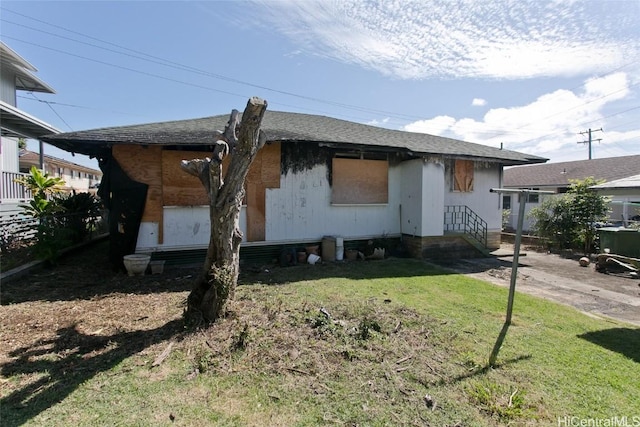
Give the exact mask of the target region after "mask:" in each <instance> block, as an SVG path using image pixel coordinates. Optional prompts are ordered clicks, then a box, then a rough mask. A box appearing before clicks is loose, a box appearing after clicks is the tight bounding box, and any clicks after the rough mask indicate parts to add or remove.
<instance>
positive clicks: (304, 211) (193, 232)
mask: <svg viewBox="0 0 640 427" xmlns="http://www.w3.org/2000/svg"><path fill="white" fill-rule="evenodd" d="M228 118H229V116H228V115H219V116H214V117H206V118H200V119H191V120H179V121H170V122H162V123H149V124H141V125H131V126H120V127H111V128H101V129H93V130H86V131H79V132H68V133H61V134H56V135H49V136H46V137H45V138H43V139H44V141H45V142H47V143H49V144H52V145H54V146H57V147H59V148H61V149H63V150H66V151H69V152H75V153H82V154H86V155H89V156H92V157H96V158H97V159H98V161H99V164H100V167H101V169H102V172H103V174H104V176H103V179H102V184H101V189H100V191H99V194H101V195H102V196H103V198H106V204H107V206H108V207H109V208H110V219H111V221H110V223H111V224H110V226H111V227H112V229H111V234H112V235H120V237H121V240H122V241H121V242H120V243H113V242H115V240H112V243H113V244H114V245H116V246H119V247H120V249H119V251H120V252H119V253H127V252H128V253H131V252H133V251H136V252H141V253H160V252H166V251H179V250H182V251H186V250H194V249H202V248H205V247H206V246H207V244H208V239H209V223H208V221H209V215H208V200H207V198H206V197H207V196H206V194H205V192H204V189H203V188H202V185H201V184H200V182H199V181H198V179H197V178H195V177H193V176H191V175H189V174H187V173H186V172H184V171H182V170H181V168H180V163H181V161H182V160H191V159H194V158H203V157H206V156H210V155H211V154H210V153H211V152H212V149H213V142H214V140H213V134H214V131H216V130H222V129H224V127H225V125H226V123H227V121H228ZM262 131H263V132H264V134H265V136H266V139H267V143H266V145H265V146H264V147H263V148H262V149H261V151H260V153H259V154H258V156H257V158H256V159H255V161H254V163H253V165H252V167H251V169H250V171H249V174H248V176H247V179H246V184H245V187H246V195H245V201H244V205H243V207H242V213H241V219H240V221H241V229H242V232H243V234H244V236H243V243H242V248H244V249H245V250H246V249H247V248H260V247H262V248H265V250H267V249H266V248H271V249H273V250H275V248H282V247H286V246H291V245H305V244H310V243H317V242H320V241H321V240H322V238H323V237H324V236H339V237H341V238H342V239H343V240H344V242H345V243H344V244H345V247H348V246H349V244H350V243H349V242H360V241H366V240H367V239H375V238H380V237H387V238H398V239H402V242H403V243H404V244H405V245H406V248H407V249H408V250H409V252H410V253H411V254H412V255H413V256H416V257H435V256H453V255H454V254H460V253H461V252H460V251H464V250H467V251H468V250H471V251H474V250H475V249H474V248H480V249H493V248H496V247H498V246H499V244H500V231H501V212H502V205H501V199H500V197H499V196H498V195H497V194H494V193H490V191H489V189H491V188H494V187H500V186H501V185H502V174H503V167H504V166H514V165H527V164H533V163H542V162H545V161H546V160H547V159H544V158H541V157H537V156H532V155H528V154H524V153H519V152H515V151H510V150H502V149H498V148H493V147H489V146H485V145H481V144H475V143H470V142H465V141H460V140H455V139H451V138H444V137H440V136H434V135H428V134H421V133H411V132H404V131H399V130H391V129H384V128H379V127H375V126H369V125H364V124H360V123H354V122H350V121H345V120H339V119H335V118H331V117H325V116H319V115H310V114H299V113H291V112H281V111H267V112H266V114H265V116H264V119H263V122H262ZM232 155H233V154H232ZM126 236H128V238H125V237H126ZM245 252H246V251H245ZM241 256H242V251H241Z"/></svg>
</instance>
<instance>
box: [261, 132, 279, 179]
mask: <svg viewBox="0 0 640 427" xmlns="http://www.w3.org/2000/svg"><path fill="white" fill-rule="evenodd" d="M260 153H261V154H262V162H261V168H260V169H261V180H262V183H263V184H264V185H265V187H266V188H280V175H281V172H280V143H279V142H275V143H273V144H269V145H265V146H264V147H262V150H260Z"/></svg>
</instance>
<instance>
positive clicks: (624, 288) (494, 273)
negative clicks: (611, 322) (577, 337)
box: [445, 244, 640, 326]
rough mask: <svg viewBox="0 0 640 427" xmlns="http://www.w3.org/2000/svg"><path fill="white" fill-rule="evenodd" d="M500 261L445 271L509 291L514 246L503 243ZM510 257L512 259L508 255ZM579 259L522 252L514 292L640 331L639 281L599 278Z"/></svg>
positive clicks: (460, 263)
mask: <svg viewBox="0 0 640 427" xmlns="http://www.w3.org/2000/svg"><path fill="white" fill-rule="evenodd" d="M496 253H497V254H498V255H502V256H499V257H496V258H482V259H467V260H457V261H455V262H447V263H446V265H445V267H447V268H449V269H453V270H455V271H456V272H459V273H463V274H466V275H468V276H471V277H475V278H478V279H481V280H485V281H488V282H492V283H495V284H497V285H500V286H505V287H508V286H509V282H510V279H511V264H512V262H513V245H509V244H503V245H502V247H501V249H500V251H497V252H496ZM506 254H511V256H508V255H506ZM578 258H579V257H572V258H566V257H562V256H560V255H557V254H549V253H546V252H536V251H535V250H531V249H530V248H527V247H524V248H523V249H521V254H520V260H519V261H520V262H519V266H518V279H517V282H516V290H517V291H519V292H524V293H527V294H531V295H536V296H539V297H542V298H545V299H549V300H552V301H556V302H559V303H561V304H566V305H570V306H573V307H575V308H577V309H578V310H580V311H583V312H585V313H586V314H589V315H596V316H600V317H609V318H612V319H615V320H619V321H622V322H627V323H631V324H633V325H636V326H640V279H639V278H632V277H631V276H630V275H629V274H627V273H622V272H621V273H608V274H605V273H599V272H597V271H595V269H594V265H593V263H591V264H590V265H589V266H588V267H580V265H579V264H578Z"/></svg>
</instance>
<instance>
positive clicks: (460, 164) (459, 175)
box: [453, 160, 473, 192]
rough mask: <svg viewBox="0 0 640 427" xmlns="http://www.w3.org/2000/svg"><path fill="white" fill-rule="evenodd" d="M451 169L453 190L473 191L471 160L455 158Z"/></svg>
mask: <svg viewBox="0 0 640 427" xmlns="http://www.w3.org/2000/svg"><path fill="white" fill-rule="evenodd" d="M453 170H454V172H453V174H454V175H453V180H454V187H453V189H454V191H462V192H470V191H473V161H471V160H456V161H455V165H454V168H453Z"/></svg>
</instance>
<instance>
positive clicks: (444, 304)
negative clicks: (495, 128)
mask: <svg viewBox="0 0 640 427" xmlns="http://www.w3.org/2000/svg"><path fill="white" fill-rule="evenodd" d="M241 281H242V284H241V285H240V286H239V287H238V289H237V293H236V298H235V301H234V302H233V304H232V305H231V306H230V309H231V311H230V314H229V316H228V317H227V318H225V319H223V320H221V321H220V322H219V323H217V324H216V325H214V326H212V327H211V328H209V329H207V330H201V331H196V332H184V333H183V332H180V333H178V334H174V336H173V337H172V338H170V340H164V341H162V342H160V343H159V344H156V345H154V346H153V347H151V348H149V347H145V346H144V345H141V346H140V348H141V351H138V352H135V353H132V354H131V355H129V356H128V357H123V358H121V360H118V361H117V362H114V363H111V364H107V365H108V369H107V368H105V369H102V370H101V369H95V372H91V374H90V375H84V376H82V381H79V380H77V381H76V383H77V384H75V385H74V387H73V389H72V390H69V391H68V393H65V394H64V395H61V398H60V399H59V400H56V399H55V396H53V398H52V395H51V394H49V395H48V396H46V397H44V396H42V394H38V389H37V388H36V387H33V390H34V394H35V396H34V397H32V398H31V399H30V400H29V399H26V398H25V403H24V404H18V403H17V402H15V401H14V400H11V399H9V398H7V397H6V393H3V394H2V396H3V400H2V402H0V410H1V415H2V424H3V425H17V424H22V423H26V424H28V425H43V426H44V425H46V426H50V425H82V426H85V425H122V426H132V425H153V426H155V425H182V426H208V425H219V426H249V425H251V426H316V425H348V426H352V425H353V426H355V425H358V426H384V425H394V426H395V425H433V426H445V425H446V426H454V425H458V426H484V425H490V426H501V425H507V424H510V425H558V418H561V419H565V418H564V417H576V418H573V420H578V421H579V420H586V419H595V420H598V419H601V420H604V419H611V418H614V417H618V418H620V417H625V416H626V417H628V422H629V423H630V424H629V425H640V398H639V397H638V396H640V329H637V328H634V327H632V326H631V325H627V324H622V323H616V322H613V321H610V320H600V319H595V318H592V317H588V316H586V315H584V314H581V313H579V312H578V311H576V310H574V309H572V308H568V307H565V306H561V305H557V304H553V303H550V302H548V301H544V300H542V299H538V298H534V297H531V296H527V295H523V294H517V295H516V299H515V306H514V318H513V324H512V325H511V327H510V328H509V330H508V333H507V336H506V339H505V341H504V344H503V346H502V349H501V351H500V355H499V357H498V365H497V366H496V367H495V368H488V367H487V366H486V365H487V360H488V357H489V354H490V353H491V349H492V347H493V345H494V343H495V341H496V339H497V337H498V334H499V332H500V330H501V328H502V326H503V319H504V312H505V308H506V301H507V290H506V289H504V288H500V287H497V286H494V285H491V284H488V283H484V282H481V281H478V280H474V279H470V278H466V277H464V276H460V275H456V274H449V273H447V272H444V271H442V270H439V269H437V268H435V267H433V266H430V265H428V264H426V263H424V262H421V261H417V260H405V259H402V260H399V259H391V260H384V261H370V262H354V263H344V264H332V265H325V266H308V265H305V266H299V267H291V268H286V269H280V268H276V269H273V270H272V271H269V272H265V271H259V272H254V273H251V274H243V276H242V278H241ZM184 296H186V293H184V292H182V294H181V295H180V298H184ZM175 298H176V296H175V295H174V299H175ZM50 304H54V303H50ZM167 304H169V302H167ZM3 308H4V307H3ZM149 309H150V310H153V308H149ZM177 309H178V308H176V310H177ZM321 309H323V311H324V312H326V313H328V314H329V316H330V317H327V316H326V315H325V314H323V312H321ZM141 314H144V313H138V314H134V315H136V316H137V315H141ZM166 321H167V322H170V321H175V318H173V319H171V318H167V319H166ZM130 332H131V333H132V337H136V336H137V335H135V334H136V332H135V331H130ZM169 341H174V342H175V345H174V346H173V349H172V351H171V353H170V355H169V356H168V358H167V359H166V360H165V361H164V362H163V363H161V364H160V366H156V367H151V364H152V362H153V361H154V360H155V359H156V357H157V356H158V354H159V353H160V352H161V351H162V350H163V349H164V348H165V347H166V345H167V343H168V342H169ZM106 345H112V346H117V345H118V343H117V342H115V343H114V342H111V343H110V344H109V343H107V344H106ZM34 357H39V358H42V359H43V360H46V359H47V358H55V357H58V356H56V354H54V353H53V352H51V353H49V354H44V353H43V354H39V355H35V356H34ZM96 357H99V356H96ZM74 366H75V367H76V368H77V369H82V368H83V365H82V363H78V364H76V365H74ZM36 374H38V375H39V377H38V378H40V379H41V381H42V387H48V385H47V384H46V382H47V378H51V377H54V376H55V375H53V373H52V372H47V371H46V370H45V369H43V370H42V371H40V372H36ZM3 375H4V376H5V377H7V378H6V379H5V380H3V383H0V385H2V384H4V385H6V384H14V385H15V384H18V383H20V382H21V381H24V378H21V377H20V375H18V374H16V375H8V374H6V371H4V370H3ZM22 375H25V374H24V373H23V374H22ZM68 375H69V378H70V380H71V382H72V383H73V376H74V375H82V374H81V373H80V372H76V373H74V372H69V373H68ZM56 378H59V376H57V377H56ZM52 387H55V385H52ZM61 387H62V386H61ZM38 399H49V401H46V402H45V401H38ZM634 417H636V418H634ZM634 421H635V422H637V423H638V424H632V423H633V422H634ZM565 425H568V424H565ZM585 425H586V424H585ZM601 425H605V424H601Z"/></svg>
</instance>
